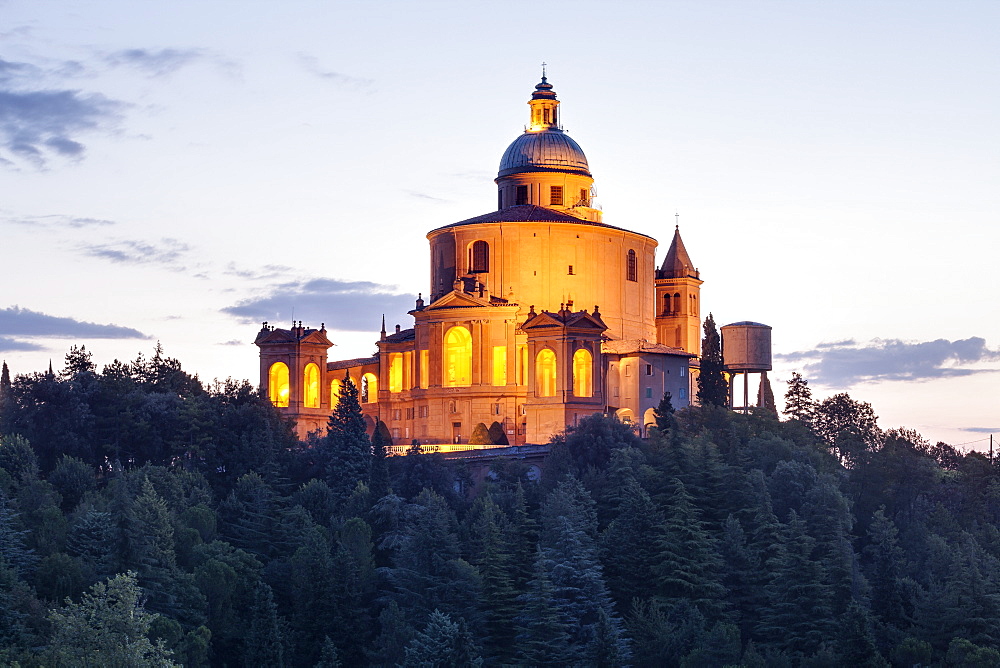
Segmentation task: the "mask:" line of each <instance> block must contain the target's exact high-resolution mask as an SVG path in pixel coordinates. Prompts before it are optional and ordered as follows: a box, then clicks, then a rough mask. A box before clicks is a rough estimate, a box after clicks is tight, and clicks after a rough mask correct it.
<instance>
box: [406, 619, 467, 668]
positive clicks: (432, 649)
mask: <svg viewBox="0 0 1000 668" xmlns="http://www.w3.org/2000/svg"><path fill="white" fill-rule="evenodd" d="M481 665H483V659H482V658H481V657H480V656H479V654H478V652H477V650H476V647H475V643H474V642H473V641H472V637H471V636H470V635H469V633H468V632H464V631H463V630H462V628H461V626H460V625H459V624H458V623H457V622H453V621H451V618H450V617H449V616H448V615H446V614H444V613H443V612H441V611H440V610H435V611H434V612H432V613H431V616H430V618H429V619H428V620H427V626H425V627H424V629H423V631H420V632H419V633H417V635H416V636H415V637H414V638H413V640H411V641H410V644H409V645H407V646H406V660H405V661H403V664H402V666H403V668H450V667H451V666H471V667H472V668H475V667H477V666H481Z"/></svg>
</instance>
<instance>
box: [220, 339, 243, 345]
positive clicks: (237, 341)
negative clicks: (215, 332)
mask: <svg viewBox="0 0 1000 668" xmlns="http://www.w3.org/2000/svg"><path fill="white" fill-rule="evenodd" d="M248 343H249V342H248V341H241V340H240V339H229V340H228V341H223V342H221V343H218V344H216V345H219V346H245V345H247V344H248Z"/></svg>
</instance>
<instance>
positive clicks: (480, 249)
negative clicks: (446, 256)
mask: <svg viewBox="0 0 1000 668" xmlns="http://www.w3.org/2000/svg"><path fill="white" fill-rule="evenodd" d="M489 270H490V245H489V244H488V243H486V242H485V241H474V242H472V245H471V246H470V247H469V273H470V274H478V273H484V272H487V271H489Z"/></svg>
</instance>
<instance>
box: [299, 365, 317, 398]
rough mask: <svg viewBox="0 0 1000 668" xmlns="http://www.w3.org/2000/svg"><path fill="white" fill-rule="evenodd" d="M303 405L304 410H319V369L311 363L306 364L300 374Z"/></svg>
mask: <svg viewBox="0 0 1000 668" xmlns="http://www.w3.org/2000/svg"><path fill="white" fill-rule="evenodd" d="M302 388H303V389H304V390H305V392H304V393H303V394H304V396H303V405H304V406H305V407H306V408H319V367H318V366H316V365H315V364H313V363H311V362H310V363H309V364H306V368H305V370H304V371H303V372H302Z"/></svg>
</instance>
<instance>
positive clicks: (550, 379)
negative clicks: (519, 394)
mask: <svg viewBox="0 0 1000 668" xmlns="http://www.w3.org/2000/svg"><path fill="white" fill-rule="evenodd" d="M535 395H536V396H539V397H554V396H556V354H555V353H554V352H553V351H552V349H551V348H543V349H542V350H540V351H539V352H538V355H536V356H535Z"/></svg>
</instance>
